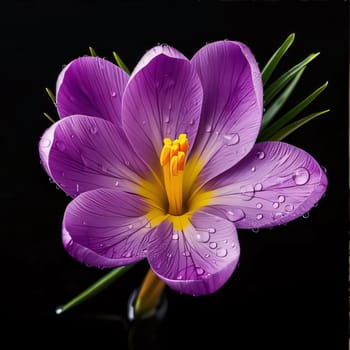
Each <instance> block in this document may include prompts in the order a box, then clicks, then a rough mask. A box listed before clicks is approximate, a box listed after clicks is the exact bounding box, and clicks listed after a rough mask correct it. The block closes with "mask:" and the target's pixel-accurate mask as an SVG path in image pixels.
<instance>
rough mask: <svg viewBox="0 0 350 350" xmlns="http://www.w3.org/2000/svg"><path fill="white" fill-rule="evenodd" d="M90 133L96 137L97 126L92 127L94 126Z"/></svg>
mask: <svg viewBox="0 0 350 350" xmlns="http://www.w3.org/2000/svg"><path fill="white" fill-rule="evenodd" d="M90 133H91V134H92V135H95V134H96V133H97V127H96V125H92V126H91V127H90Z"/></svg>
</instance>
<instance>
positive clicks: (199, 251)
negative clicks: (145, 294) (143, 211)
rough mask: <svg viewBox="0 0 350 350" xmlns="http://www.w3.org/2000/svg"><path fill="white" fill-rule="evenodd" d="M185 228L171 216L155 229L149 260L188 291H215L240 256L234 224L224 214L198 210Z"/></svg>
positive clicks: (162, 274)
mask: <svg viewBox="0 0 350 350" xmlns="http://www.w3.org/2000/svg"><path fill="white" fill-rule="evenodd" d="M174 219H175V220H182V222H183V223H185V224H183V225H182V229H181V228H179V227H177V226H178V224H177V225H176V226H174V225H173V223H172V222H170V221H169V220H165V221H163V222H162V223H161V224H160V225H159V226H158V227H157V228H156V229H155V230H154V231H153V232H152V233H151V237H150V240H149V246H148V260H149V263H150V266H151V268H152V269H153V271H154V272H155V273H156V274H157V275H158V276H159V277H160V278H161V279H162V280H164V281H165V283H167V284H168V285H169V286H170V287H171V288H172V289H174V290H176V291H178V292H180V293H186V294H193V295H204V294H210V293H213V292H215V291H216V290H217V289H219V288H220V287H221V286H222V285H223V284H224V283H225V282H226V281H227V280H228V278H229V277H230V276H231V274H232V272H233V270H234V269H235V267H236V265H237V262H238V259H239V253H240V249H239V242H238V238H237V232H236V229H235V227H234V225H233V224H232V223H231V222H230V221H228V220H225V219H223V218H220V217H217V216H214V215H209V214H207V213H204V212H201V211H198V212H196V213H194V214H193V215H192V217H191V218H190V219H189V220H188V218H187V219H186V217H185V216H184V217H177V218H176V217H175V218H174Z"/></svg>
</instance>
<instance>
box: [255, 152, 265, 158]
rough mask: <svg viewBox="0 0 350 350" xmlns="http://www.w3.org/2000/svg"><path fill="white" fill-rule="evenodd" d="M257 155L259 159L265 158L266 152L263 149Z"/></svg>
mask: <svg viewBox="0 0 350 350" xmlns="http://www.w3.org/2000/svg"><path fill="white" fill-rule="evenodd" d="M256 157H257V158H258V159H264V158H265V153H264V152H263V151H259V152H256Z"/></svg>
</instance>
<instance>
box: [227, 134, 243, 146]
mask: <svg viewBox="0 0 350 350" xmlns="http://www.w3.org/2000/svg"><path fill="white" fill-rule="evenodd" d="M223 142H224V144H225V145H227V146H231V145H236V144H237V143H238V142H239V135H238V134H236V133H232V134H226V135H224V139H223Z"/></svg>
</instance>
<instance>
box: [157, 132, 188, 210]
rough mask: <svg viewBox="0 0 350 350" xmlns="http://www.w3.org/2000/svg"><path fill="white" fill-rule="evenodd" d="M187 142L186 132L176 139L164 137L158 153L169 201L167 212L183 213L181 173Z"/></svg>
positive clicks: (183, 167)
mask: <svg viewBox="0 0 350 350" xmlns="http://www.w3.org/2000/svg"><path fill="white" fill-rule="evenodd" d="M188 148H189V144H188V140H187V136H186V134H180V135H179V137H178V138H177V139H176V140H171V139H169V138H165V139H164V146H163V149H162V151H161V153H160V157H159V160H160V165H161V166H162V167H163V176H164V185H165V190H166V194H167V197H168V203H169V209H168V211H169V214H171V215H181V214H182V213H183V208H182V201H183V193H182V192H183V173H184V169H185V163H186V155H187V152H188Z"/></svg>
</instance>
